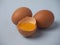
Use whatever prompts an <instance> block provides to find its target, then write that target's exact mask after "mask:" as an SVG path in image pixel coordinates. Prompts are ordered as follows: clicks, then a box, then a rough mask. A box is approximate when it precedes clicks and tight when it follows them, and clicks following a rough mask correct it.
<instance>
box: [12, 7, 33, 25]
mask: <svg viewBox="0 0 60 45" xmlns="http://www.w3.org/2000/svg"><path fill="white" fill-rule="evenodd" d="M26 16H29V17H32V12H31V10H30V9H29V8H27V7H21V8H18V9H16V11H15V12H14V13H13V15H12V22H13V23H14V24H16V25H17V23H18V22H19V21H20V20H21V19H23V18H25V17H26Z"/></svg>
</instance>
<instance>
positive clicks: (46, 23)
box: [34, 10, 54, 28]
mask: <svg viewBox="0 0 60 45" xmlns="http://www.w3.org/2000/svg"><path fill="white" fill-rule="evenodd" d="M34 18H35V19H36V21H37V26H38V27H39V28H48V27H50V26H51V25H52V23H53V22H54V14H53V13H52V12H51V11H49V10H40V11H38V12H37V13H36V14H35V15H34Z"/></svg>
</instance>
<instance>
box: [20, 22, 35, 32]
mask: <svg viewBox="0 0 60 45" xmlns="http://www.w3.org/2000/svg"><path fill="white" fill-rule="evenodd" d="M19 27H20V28H21V29H23V30H25V31H32V30H34V29H35V24H32V23H29V22H26V23H20V24H19Z"/></svg>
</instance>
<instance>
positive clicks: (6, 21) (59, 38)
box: [0, 0, 60, 45]
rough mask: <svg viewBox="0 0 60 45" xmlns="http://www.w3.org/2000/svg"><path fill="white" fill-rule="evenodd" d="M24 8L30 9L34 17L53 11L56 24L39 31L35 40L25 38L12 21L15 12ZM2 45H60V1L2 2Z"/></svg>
mask: <svg viewBox="0 0 60 45" xmlns="http://www.w3.org/2000/svg"><path fill="white" fill-rule="evenodd" d="M22 6H25V7H28V8H30V9H31V10H32V12H33V15H34V14H35V13H36V12H37V11H39V10H42V9H48V10H51V11H52V12H53V13H54V16H55V22H54V24H53V25H52V26H51V27H50V28H48V29H46V30H44V31H37V34H36V36H35V37H33V38H24V37H23V36H22V35H21V34H20V33H19V32H18V31H17V28H16V26H15V25H14V24H13V23H12V21H11V16H12V14H13V12H14V11H15V10H16V9H17V8H19V7H22ZM40 32H41V34H40ZM0 45H60V0H0Z"/></svg>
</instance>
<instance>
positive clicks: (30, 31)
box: [17, 17, 37, 37]
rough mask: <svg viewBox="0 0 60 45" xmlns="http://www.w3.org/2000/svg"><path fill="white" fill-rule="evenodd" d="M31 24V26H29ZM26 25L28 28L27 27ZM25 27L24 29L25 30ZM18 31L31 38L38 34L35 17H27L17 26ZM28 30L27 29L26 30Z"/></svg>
mask: <svg viewBox="0 0 60 45" xmlns="http://www.w3.org/2000/svg"><path fill="white" fill-rule="evenodd" d="M24 23H25V24H24ZM28 23H29V24H28ZM25 25H26V26H25ZM24 26H25V27H24ZM23 27H24V28H23ZM17 28H18V31H19V32H20V33H21V34H22V35H23V36H25V37H31V36H32V35H34V33H35V32H36V28H37V26H36V20H35V18H33V17H25V18H23V19H22V20H20V21H19V22H18V24H17ZM26 28H27V29H26Z"/></svg>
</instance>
